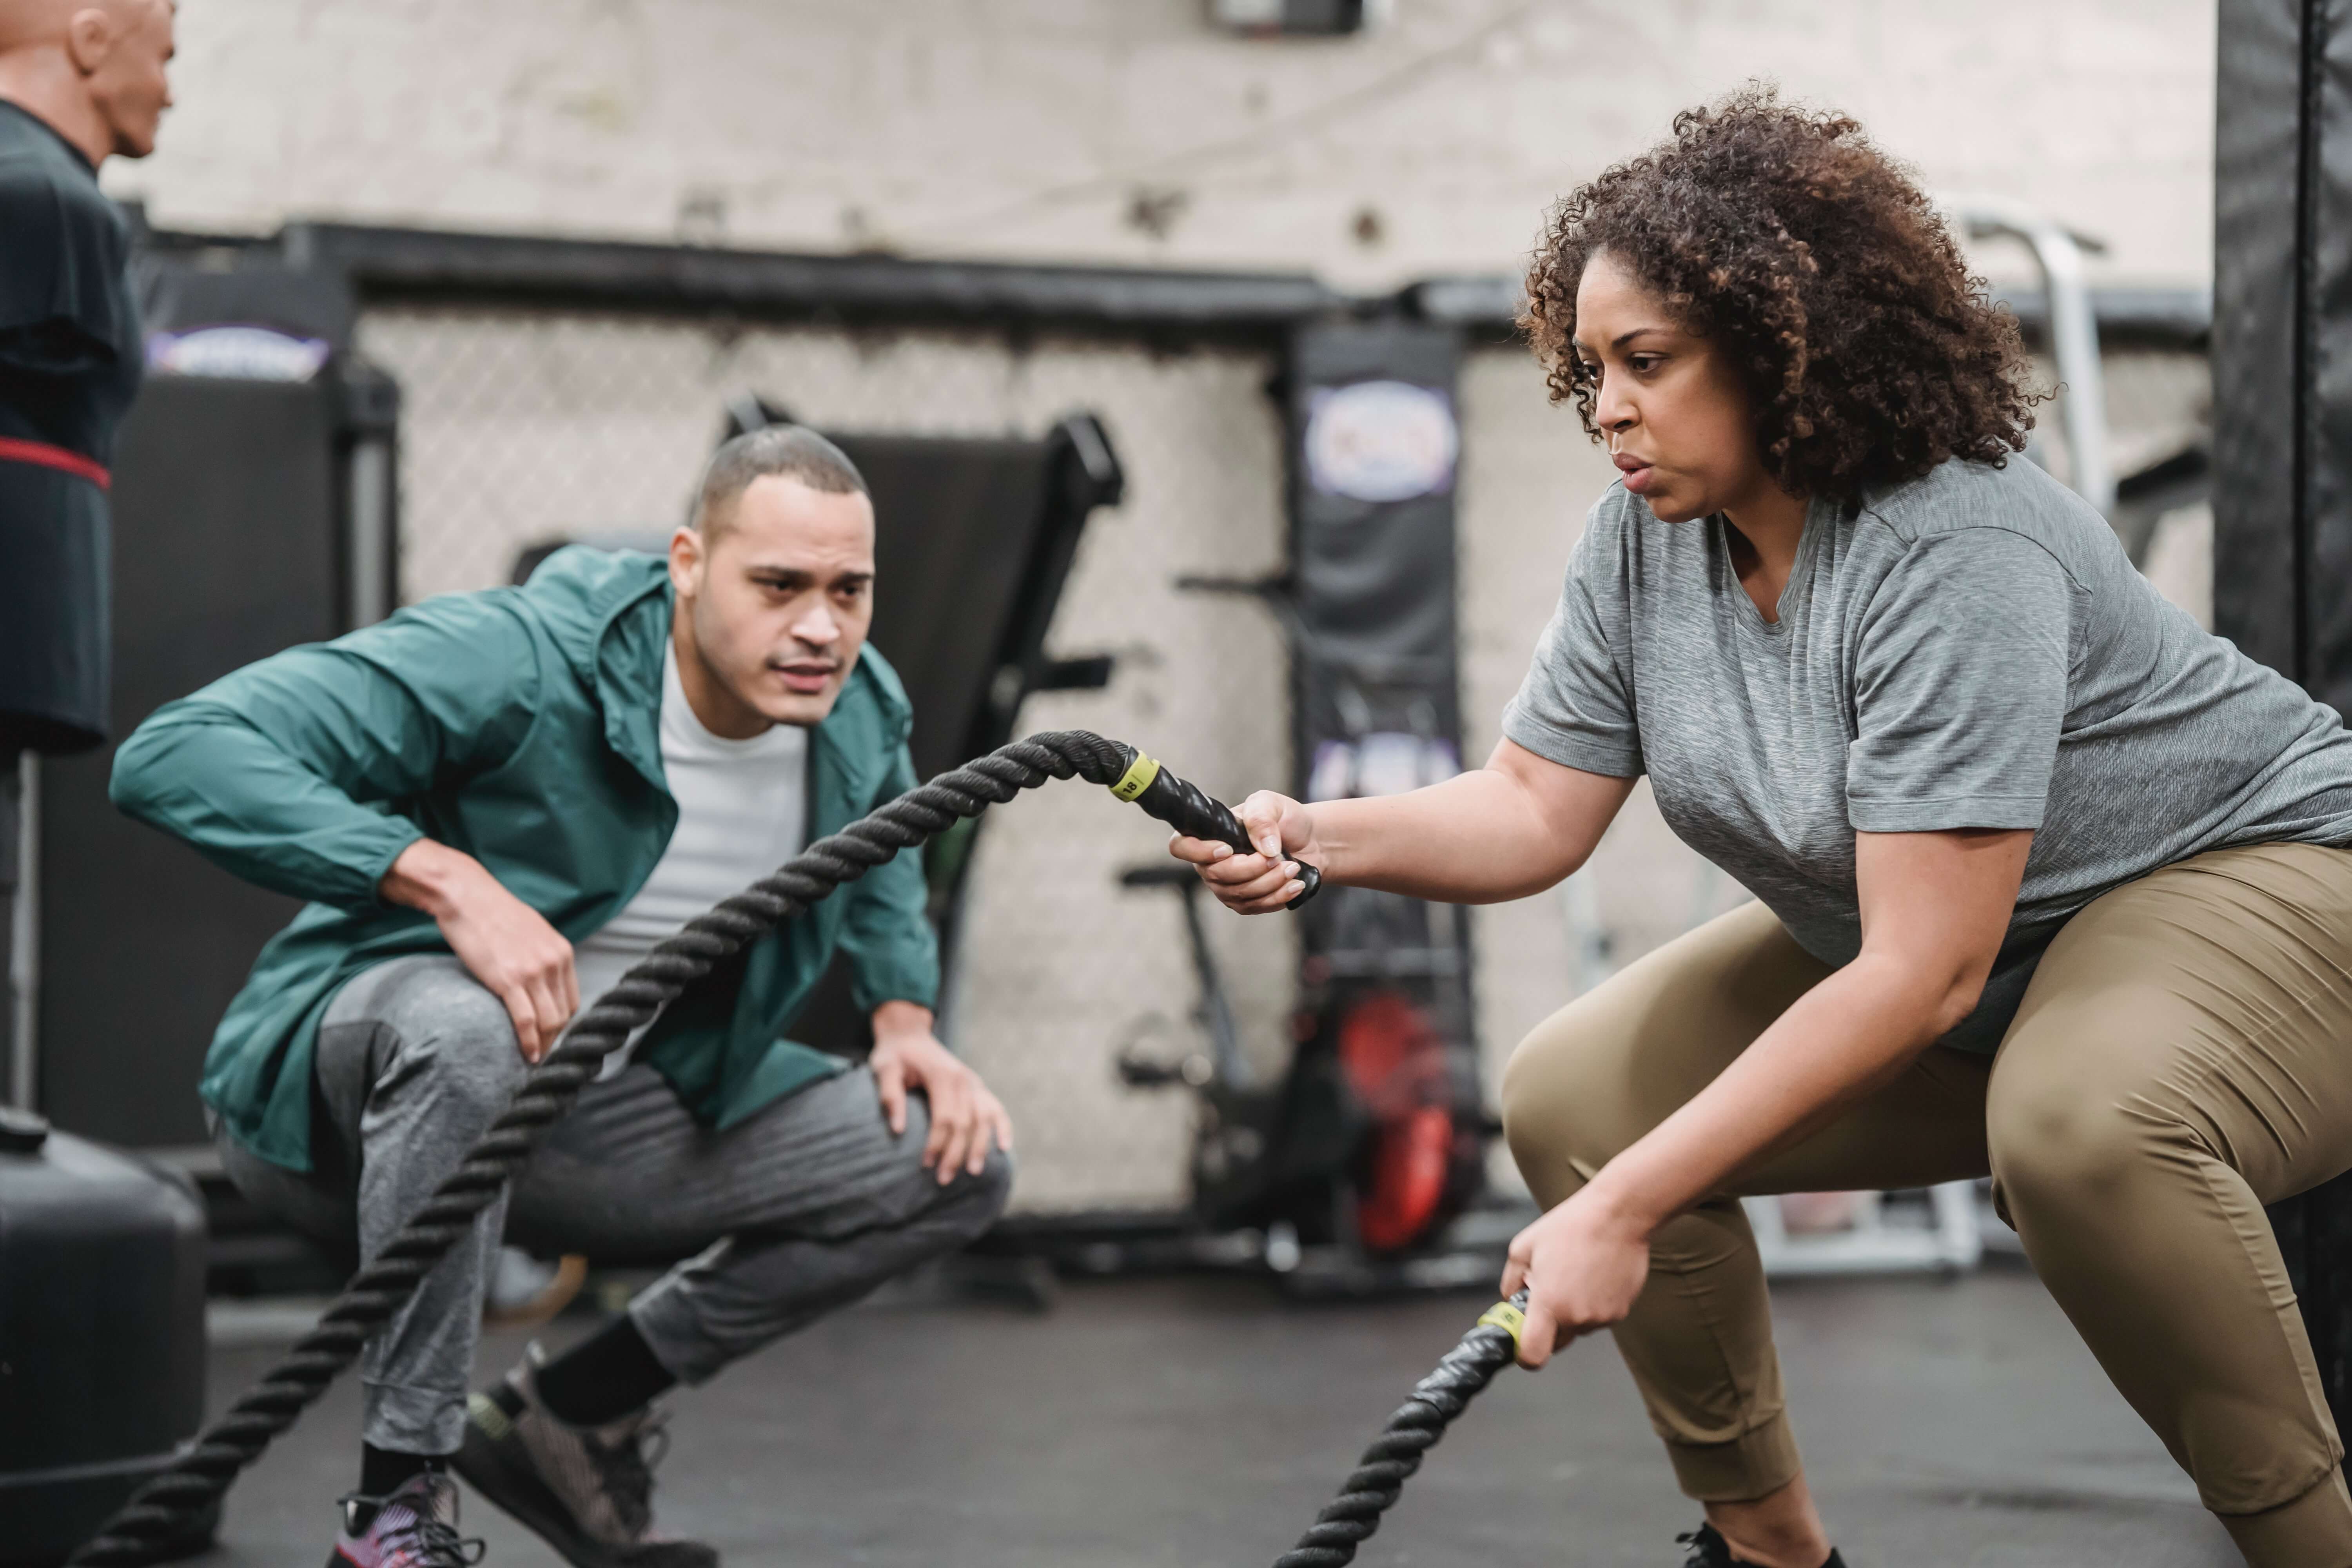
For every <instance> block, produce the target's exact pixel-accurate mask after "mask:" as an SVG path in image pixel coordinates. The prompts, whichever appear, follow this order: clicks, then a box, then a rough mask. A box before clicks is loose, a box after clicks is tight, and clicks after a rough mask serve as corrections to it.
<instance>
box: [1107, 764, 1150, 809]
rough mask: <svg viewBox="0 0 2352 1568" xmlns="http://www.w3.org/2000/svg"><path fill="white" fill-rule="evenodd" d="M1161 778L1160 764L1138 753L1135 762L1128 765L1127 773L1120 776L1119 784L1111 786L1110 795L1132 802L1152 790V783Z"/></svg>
mask: <svg viewBox="0 0 2352 1568" xmlns="http://www.w3.org/2000/svg"><path fill="white" fill-rule="evenodd" d="M1159 776H1160V764H1159V763H1156V762H1154V761H1152V760H1151V759H1150V757H1147V756H1145V755H1144V754H1143V753H1142V752H1136V753H1135V761H1133V762H1131V763H1128V764H1127V772H1125V773H1121V774H1119V775H1118V783H1117V784H1113V785H1111V786H1110V793H1111V794H1113V795H1117V796H1118V798H1119V799H1121V800H1124V801H1129V802H1132V801H1133V800H1134V799H1135V797H1136V796H1138V795H1141V794H1142V793H1143V792H1144V791H1145V790H1148V789H1150V787H1151V781H1152V780H1153V779H1156V778H1158V777H1159Z"/></svg>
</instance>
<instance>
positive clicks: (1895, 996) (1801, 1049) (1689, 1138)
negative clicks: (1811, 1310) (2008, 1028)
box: [1591, 956, 1949, 1234]
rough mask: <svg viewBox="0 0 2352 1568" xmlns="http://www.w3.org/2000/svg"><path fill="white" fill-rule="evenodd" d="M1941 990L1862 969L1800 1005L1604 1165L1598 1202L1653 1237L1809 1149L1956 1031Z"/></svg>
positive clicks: (1864, 962) (1848, 969) (1889, 969)
mask: <svg viewBox="0 0 2352 1568" xmlns="http://www.w3.org/2000/svg"><path fill="white" fill-rule="evenodd" d="M1944 1000H1945V998H1944V994H1943V991H1942V988H1941V987H1940V986H1938V985H1937V984H1932V983H1931V982H1929V981H1928V980H1927V979H1926V978H1924V977H1923V976H1922V975H1921V974H1920V973H1918V972H1917V971H1916V970H1914V969H1912V968H1910V967H1909V966H1907V965H1905V964H1901V963H1889V962H1886V961H1884V960H1881V959H1878V958H1876V957H1874V956H1866V957H1864V958H1861V959H1857V960H1855V961H1854V962H1853V963H1850V964H1848V965H1846V966H1845V967H1844V968H1843V969H1841V970H1839V971H1838V972H1837V973H1834V974H1832V975H1831V976H1830V977H1829V978H1828V979H1826V980H1824V981H1822V983H1821V984H1819V985H1816V986H1815V987H1813V989H1812V990H1811V991H1809V992H1807V993H1806V994H1804V995H1802V996H1801V997H1799V998H1798V999H1797V1000H1796V1002H1795V1003H1793V1004H1792V1005H1790V1008H1789V1010H1788V1011H1787V1012H1785V1013H1783V1014H1781V1015H1780V1017H1779V1018H1778V1019H1777V1020H1775V1021H1774V1022H1773V1024H1772V1026H1770V1027H1769V1028H1768V1029H1766V1030H1765V1031H1764V1033H1763V1034H1761V1035H1759V1036H1758V1037H1757V1039H1756V1043H1755V1044H1754V1045H1752V1046H1749V1047H1748V1048H1747V1049H1746V1050H1745V1051H1742V1052H1741V1053H1740V1054H1739V1056H1738V1058H1735V1059H1734V1060H1733V1061H1732V1063H1731V1065H1730V1066H1729V1067H1727V1068H1724V1070H1723V1072H1722V1073H1721V1074H1720V1075H1719V1076H1718V1077H1717V1079H1715V1081H1714V1082H1713V1083H1710V1084H1708V1085H1707V1086H1706V1088H1705V1089H1701V1090H1700V1091H1699V1092H1698V1093H1697V1094H1696V1095H1694V1096H1692V1097H1691V1099H1690V1100H1688V1101H1687V1102H1686V1103H1685V1104H1684V1105H1683V1107H1682V1108H1681V1109H1680V1110H1676V1111H1675V1113H1674V1114H1673V1115H1672V1116H1669V1117H1667V1118H1666V1120H1665V1121H1662V1122H1660V1123H1659V1124H1658V1125H1657V1126H1656V1127H1655V1128H1654V1129H1652V1130H1651V1131H1650V1132H1649V1133H1648V1134H1647V1135H1646V1136H1644V1137H1643V1138H1642V1139H1640V1140H1639V1141H1638V1142H1635V1143H1634V1144H1633V1147H1631V1148H1629V1149H1627V1150H1626V1151H1625V1152H1623V1153H1622V1154H1620V1155H1618V1156H1617V1158H1615V1159H1614V1160H1612V1161H1611V1162H1610V1163H1608V1164H1607V1165H1606V1166H1604V1167H1602V1169H1601V1173H1600V1174H1599V1175H1598V1176H1597V1177H1595V1178H1594V1180H1593V1182H1592V1184H1591V1193H1592V1201H1593V1202H1594V1203H1596V1204H1600V1205H1602V1206H1604V1207H1607V1208H1609V1209H1611V1210H1613V1211H1615V1212H1618V1213H1621V1214H1622V1215H1625V1216H1626V1217H1627V1218H1628V1219H1630V1220H1632V1221H1633V1223H1635V1224H1636V1225H1637V1226H1639V1227H1640V1228H1641V1229H1642V1231H1643V1233H1644V1234H1646V1233H1648V1232H1650V1231H1653V1230H1654V1229H1656V1227H1657V1226H1661V1225H1663V1224H1664V1223H1665V1222H1666V1221H1667V1220H1669V1219H1671V1218H1673V1217H1674V1216H1675V1215H1678V1214H1680V1213H1682V1212H1683V1211H1685V1209H1688V1208H1689V1207H1691V1206H1692V1205H1695V1204H1696V1203H1699V1202H1700V1201H1702V1200H1703V1199H1706V1198H1708V1197H1711V1196H1713V1195H1715V1194H1718V1193H1721V1192H1723V1191H1725V1190H1726V1189H1727V1187H1728V1186H1729V1184H1731V1182H1732V1180H1733V1178H1734V1177H1736V1176H1737V1175H1738V1173H1740V1172H1741V1171H1743V1170H1746V1169H1748V1167H1750V1166H1752V1165H1754V1164H1756V1163H1758V1162H1759V1161H1761V1160H1763V1159H1765V1158H1767V1157H1769V1155H1771V1154H1773V1153H1775V1152H1779V1151H1780V1150H1781V1149H1784V1148H1787V1147H1789V1146H1790V1145H1791V1144H1794V1143H1797V1142H1801V1141H1802V1140H1803V1139H1804V1138H1805V1137H1807V1136H1808V1135H1810V1134H1811V1133H1812V1132H1814V1131H1818V1130H1819V1129H1821V1128H1822V1127H1824V1126H1826V1125H1828V1124H1829V1122H1830V1121H1832V1120H1834V1119H1835V1118H1836V1117H1837V1116H1838V1115H1839V1113H1841V1112H1842V1111H1843V1110H1845V1109H1846V1108H1847V1107H1849V1106H1850V1105H1852V1104H1853V1102H1854V1101H1855V1100H1860V1099H1861V1098H1863V1097H1864V1096H1865V1095H1867V1094H1869V1093H1870V1092H1871V1091H1872V1090H1874V1089H1876V1088H1878V1087H1879V1086H1880V1085H1881V1084H1882V1083H1884V1082H1885V1081H1886V1080H1887V1079H1889V1078H1890V1077H1891V1076H1893V1075H1894V1074H1895V1073H1896V1072H1899V1071H1900V1070H1901V1068H1903V1067H1904V1065H1905V1064H1906V1063H1907V1062H1909V1061H1910V1060H1911V1058H1913V1057H1915V1056H1916V1055H1917V1054H1918V1053H1919V1052H1920V1051H1921V1050H1922V1049H1924V1048H1926V1047H1927V1045H1929V1044H1930V1043H1931V1042H1932V1041H1933V1040H1934V1039H1935V1038H1936V1037H1937V1034H1938V1033H1940V1032H1941V1030H1942V1029H1943V1028H1944V1027H1945V1026H1947V1025H1948V1021H1949V1020H1948V1016H1946V1015H1945V1013H1944V1011H1943V1003H1944Z"/></svg>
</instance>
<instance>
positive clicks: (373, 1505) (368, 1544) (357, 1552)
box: [327, 1470, 482, 1568]
mask: <svg viewBox="0 0 2352 1568" xmlns="http://www.w3.org/2000/svg"><path fill="white" fill-rule="evenodd" d="M340 1501H341V1505H342V1528H341V1530H339V1531H336V1532H335V1550H334V1551H333V1552H331V1553H329V1554H328V1557H327V1568H470V1565H471V1564H473V1563H479V1562H480V1561H481V1560H482V1543H481V1542H479V1541H475V1540H467V1539H465V1538H462V1537H460V1536H459V1535H458V1533H457V1482H455V1481H453V1480H451V1479H449V1478H448V1477H447V1476H445V1475H443V1474H441V1473H440V1472H439V1471H437V1470H426V1471H424V1472H423V1473H422V1474H419V1475H414V1476H411V1477H409V1478H408V1479H406V1480H404V1481H403V1482H401V1484H400V1485H399V1486H398V1487H396V1488H394V1490H393V1493H392V1495H391V1496H390V1497H362V1495H360V1494H359V1493H358V1492H353V1493H352V1494H351V1495H350V1496H349V1497H346V1498H342V1499H341V1500H340Z"/></svg>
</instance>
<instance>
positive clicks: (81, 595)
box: [0, 100, 143, 755]
mask: <svg viewBox="0 0 2352 1568" xmlns="http://www.w3.org/2000/svg"><path fill="white" fill-rule="evenodd" d="M0 236H5V243H0V755H5V754H7V753H11V752H15V751H16V750H17V749H19V748H24V747H30V748H32V749H34V750H37V751H44V752H70V751H79V750H82V749H84V748H86V747H89V746H94V745H96V744H98V743H99V742H101V741H103V740H104V739H105V738H106V722H107V713H106V688H107V648H108V642H109V636H110V628H109V624H108V623H109V597H110V595H109V593H108V584H109V577H108V568H109V563H110V557H111V548H110V541H109V537H108V535H109V526H108V514H107V506H106V491H105V489H103V488H102V487H101V486H100V484H99V483H98V481H97V480H96V479H95V478H93V477H91V476H90V475H89V474H87V473H76V472H72V471H69V470H70V465H68V467H62V468H61V467H58V466H55V465H54V463H52V462H44V461H41V460H37V458H28V457H27V456H26V455H25V448H23V447H12V444H14V443H33V444H35V445H37V447H42V448H54V449H56V450H57V451H59V452H62V453H64V454H68V455H70V457H71V458H79V459H84V460H86V461H88V462H89V463H93V464H96V465H98V466H99V467H100V468H104V467H107V466H109V465H110V464H111V463H112V462H113V460H114V433H115V426H117V424H118V423H119V422H120V421H121V417H122V414H123V411H124V410H125V409H127V408H128V407H130V406H131V398H132V397H133V396H135V395H137V393H138V391H139V376H140V371H141V368H142V360H143V351H142V341H141V334H140V330H139V310H138V306H137V303H136V301H135V300H133V299H132V297H131V283H130V279H129V277H128V274H127V272H126V267H127V264H128V261H129V258H130V252H131V231H130V226H129V225H128V224H127V223H126V222H125V221H124V219H123V216H122V214H121V210H120V209H118V208H117V207H116V206H115V205H114V204H113V203H112V202H110V201H109V200H108V199H107V198H106V196H105V195H103V194H101V193H100V190H99V188H98V174H97V171H96V170H95V169H93V168H92V167H91V166H90V163H89V160H88V159H87V158H85V157H83V156H82V154H81V153H80V152H79V150H78V149H77V148H75V147H74V146H73V145H72V144H71V143H70V142H67V141H66V140H65V138H63V137H62V136H59V135H58V133H57V132H55V131H53V130H51V129H50V128H49V126H48V125H47V123H46V122H45V121H41V120H40V119H38V118H37V117H36V116H34V115H32V114H30V113H28V112H27V111H26V110H23V109H20V108H18V107H17V106H16V105H15V104H13V103H9V102H6V101H5V100H0ZM12 449H13V451H14V452H15V453H16V455H14V456H11V455H9V454H10V453H11V451H12Z"/></svg>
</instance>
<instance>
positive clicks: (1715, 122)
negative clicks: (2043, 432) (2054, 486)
mask: <svg viewBox="0 0 2352 1568" xmlns="http://www.w3.org/2000/svg"><path fill="white" fill-rule="evenodd" d="M1601 251H1606V252H1608V253H1609V255H1610V257H1611V258H1612V259H1613V260H1615V261H1616V262H1617V263H1618V264H1619V265H1621V266H1622V267H1624V268H1626V270H1628V271H1629V272H1630V273H1632V274H1633V277H1634V278H1635V279H1638V280H1639V281H1640V282H1641V283H1642V284H1643V286H1644V287H1646V288H1648V289H1651V290H1652V291H1653V292H1654V293H1656V294H1657V295H1658V296H1659V297H1660V298H1661V299H1662V300H1664V304H1665V306H1666V308H1667V309H1668V310H1671V311H1672V312H1674V314H1675V319H1676V321H1678V322H1679V323H1680V324H1681V325H1682V326H1683V327H1684V328H1685V330H1686V331H1692V332H1695V333H1697V334H1698V335H1700V336H1703V337H1706V338H1709V339H1712V340H1713V341H1714V342H1716V343H1717V345H1718V346H1719V347H1720V348H1721V349H1722V350H1723V351H1724V352H1725V353H1727V354H1728V355H1729V357H1730V360H1731V363H1733V364H1734V365H1735V366H1736V367H1738V372H1739V374H1740V376H1741V377H1742V379H1743V380H1744V381H1745V382H1746V384H1747V386H1748V395H1749V396H1750V398H1751V399H1752V400H1753V403H1754V405H1755V410H1756V439H1757V445H1758V447H1759V449H1760V450H1761V452H1762V454H1763V460H1764V467H1765V468H1766V471H1768V472H1769V473H1770V474H1771V476H1772V478H1773V479H1774V480H1775V481H1776V482H1777V483H1778V484H1779V485H1780V488H1781V489H1784V490H1786V491H1788V492H1789V493H1790V494H1791V495H1802V496H1811V495H1818V496H1825V497H1830V498H1832V499H1835V500H1841V501H1844V502H1847V503H1849V504H1851V503H1852V502H1853V501H1854V500H1858V499H1859V497H1860V495H1861V493H1862V491H1863V490H1864V489H1871V488H1877V487H1881V486H1885V485H1888V484H1895V483H1900V482H1901V481H1903V480H1906V479H1916V478H1918V477H1919V476H1921V475H1923V474H1925V473H1927V470H1928V469H1930V468H1934V467H1936V465H1937V464H1938V463H1941V462H1943V461H1945V460H1946V459H1947V458H1969V459H1971V460H1974V461H1978V462H1987V463H1993V464H1996V465H1997V464H1999V463H2000V462H2001V461H2003V460H2004V459H2005V458H2006V457H2007V456H2008V454H2009V453H2011V452H2019V451H2022V450H2024V448H2025V432H2026V431H2027V430H2028V429H2030V428H2032V425H2033V414H2032V406H2033V405H2034V404H2036V403H2038V402H2041V401H2042V398H2043V397H2045V396H2046V395H2047V394H2043V393H2038V392H2035V391H2033V390H2032V389H2031V388H2030V387H2029V386H2028V384H2027V379H2026V378H2027V375H2028V374H2029V372H2030V369H2031V362H2030V361H2029V360H2028V359H2027V357H2026V354H2025V351H2024V348H2023V346H2022V345H2021V342H2020V341H2019V336H2018V328H2017V319H2016V318H2015V317H2014V316H2012V315H2011V314H2010V313H2009V311H2008V310H2005V309H2003V308H2001V307H2000V306H1997V305H1995V304H1993V303H1992V302H1991V301H1990V300H1989V299H1988V298H1987V295H1986V291H1985V282H1984V279H1981V278H1972V277H1970V276H1969V271H1968V268H1967V267H1966V265H1965V264H1964V263H1963V262H1962V260H1961V258H1960V250H1959V247H1958V245H1957V244H1955V243H1954V241H1953V239H1952V236H1951V234H1950V232H1949V231H1948V230H1947V229H1946V228H1945V226H1944V224H1943V220H1942V219H1941V218H1940V217H1939V216H1937V213H1936V210H1935V208H1934V207H1933V206H1932V205H1930V204H1929V202H1928V200H1927V197H1926V196H1925V195H1922V194H1921V192H1920V190H1919V187H1918V186H1917V184H1915V183H1914V182H1913V180H1912V179H1911V177H1910V174H1908V172H1907V171H1906V170H1905V169H1903V168H1902V167H1901V166H1900V165H1898V164H1896V163H1895V162H1894V161H1893V160H1892V159H1890V158H1888V157H1887V156H1886V155H1885V153H1881V152H1880V151H1879V150H1878V149H1877V148H1876V147H1874V146H1873V145H1872V144H1871V143H1870V142H1869V140H1868V139H1867V138H1866V137H1865V136H1864V134H1863V130H1862V127H1861V126H1860V125H1859V124H1857V123H1856V122H1855V121H1853V120H1850V119H1848V118H1846V117H1845V116H1844V115H1842V114H1835V113H1828V112H1821V111H1814V110H1801V109H1797V108H1793V107H1791V106H1790V105H1787V104H1784V103H1782V102H1781V101H1780V98H1779V95H1778V93H1777V91H1776V90H1775V89H1772V88H1771V87H1769V86H1751V87H1749V88H1748V89H1746V90H1744V91H1741V92H1738V93H1735V94H1733V95H1732V96H1730V97H1729V98H1727V99H1725V100H1722V101H1721V102H1719V103H1716V104H1713V105H1710V106H1708V107H1706V108H1701V109H1689V110H1684V111H1683V112H1682V113H1680V114H1678V115H1676V116H1675V128H1674V135H1673V136H1672V138H1670V139H1669V140H1667V141H1665V142H1661V143H1659V144H1658V145H1657V146H1656V147H1654V148H1652V149H1651V150H1650V151H1649V152H1647V153H1643V154H1642V156H1640V157H1638V158H1634V159H1633V160H1631V161H1630V162H1627V163H1620V164H1618V165H1616V166H1615V167H1613V168H1612V169H1610V170H1608V171H1607V172H1606V173H1604V174H1601V177H1600V178H1599V179H1596V180H1594V181H1592V182H1591V184H1585V185H1580V186H1579V187H1578V188H1577V189H1576V190H1575V191H1574V192H1573V193H1571V194H1570V195H1569V196H1568V197H1567V198H1566V199H1565V200H1563V201H1562V202H1561V203H1560V204H1559V206H1557V207H1556V208H1554V209H1553V211H1552V214H1551V216H1550V218H1549V221H1548V222H1547V223H1546V224H1545V226H1544V233H1543V237H1542V239H1541V241H1540V242H1539V244H1538V247H1537V249H1536V256H1535V260H1534V262H1533V264H1532V265H1531V266H1530V268H1528V303H1527V309H1526V310H1525V312H1524V313H1523V314H1522V315H1521V316H1520V318H1519V325H1520V326H1521V327H1522V328H1524V329H1525V330H1526V331H1527V333H1528V339H1529V341H1530V342H1532V343H1533V345H1534V347H1535V351H1536V355H1537V357H1538V359H1539V360H1541V361H1542V362H1543V364H1544V368H1545V371H1546V374H1547V380H1548V381H1549V384H1550V387H1551V397H1552V401H1553V402H1554V403H1562V402H1567V401H1569V400H1570V399H1573V400H1574V401H1575V404H1576V408H1577V412H1578V414H1579V415H1580V416H1582V418H1583V421H1584V427H1585V429H1586V430H1587V431H1588V432H1590V433H1591V434H1592V435H1593V436H1595V437H1598V436H1600V434H1601V429H1600V426H1598V425H1597V424H1596V423H1595V421H1594V419H1593V403H1594V399H1595V396H1596V395H1597V394H1598V392H1599V383H1598V378H1597V376H1596V375H1595V374H1594V372H1593V371H1592V370H1591V369H1590V368H1589V367H1587V366H1586V365H1585V364H1584V363H1583V362H1582V361H1581V360H1580V358H1579V357H1578V355H1577V353H1576V351H1575V346H1574V339H1575V336H1576V287H1577V283H1578V281H1579V280H1580V279H1581V278H1582V277H1583V276H1584V268H1585V264H1586V262H1588V261H1589V260H1591V258H1592V257H1593V256H1594V255H1595V254H1597V253H1599V252H1601Z"/></svg>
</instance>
